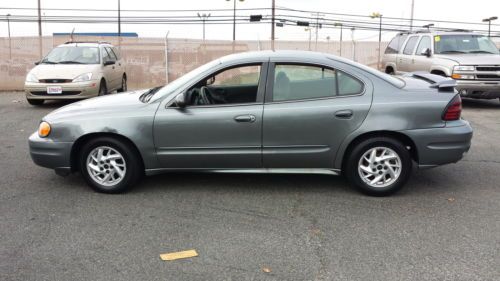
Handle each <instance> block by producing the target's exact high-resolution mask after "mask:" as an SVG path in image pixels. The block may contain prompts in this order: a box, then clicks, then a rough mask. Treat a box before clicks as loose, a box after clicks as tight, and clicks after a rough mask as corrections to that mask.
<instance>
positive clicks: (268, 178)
mask: <svg viewBox="0 0 500 281" xmlns="http://www.w3.org/2000/svg"><path fill="white" fill-rule="evenodd" d="M163 189H168V190H169V191H172V190H176V189H177V190H180V191H186V190H190V191H193V190H209V189H212V190H214V191H215V190H217V191H221V190H222V191H227V192H247V191H248V192H252V193H254V192H262V191H266V190H273V191H283V192H287V191H313V192H324V191H329V192H335V193H355V192H356V191H355V190H354V189H352V188H351V187H350V186H349V184H348V183H347V181H346V180H345V179H344V177H341V176H332V175H321V174H248V173H203V172H172V173H166V174H161V175H155V176H150V177H145V178H144V179H143V180H142V182H141V183H139V184H138V185H137V186H136V187H135V188H133V189H132V190H131V191H130V192H131V193H144V192H145V193H149V192H158V191H160V190H163Z"/></svg>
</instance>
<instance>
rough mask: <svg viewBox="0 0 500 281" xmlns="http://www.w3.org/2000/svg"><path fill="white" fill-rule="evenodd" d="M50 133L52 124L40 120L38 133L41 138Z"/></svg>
mask: <svg viewBox="0 0 500 281" xmlns="http://www.w3.org/2000/svg"><path fill="white" fill-rule="evenodd" d="M49 134H50V125H49V123H47V122H45V121H43V122H40V126H38V135H39V136H40V137H41V138H45V137H46V136H48V135H49Z"/></svg>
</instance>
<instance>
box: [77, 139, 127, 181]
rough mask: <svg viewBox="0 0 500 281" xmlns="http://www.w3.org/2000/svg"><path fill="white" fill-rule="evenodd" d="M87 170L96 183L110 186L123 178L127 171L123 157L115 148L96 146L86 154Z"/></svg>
mask: <svg viewBox="0 0 500 281" xmlns="http://www.w3.org/2000/svg"><path fill="white" fill-rule="evenodd" d="M86 162H87V171H88V173H89V175H90V178H91V179H92V180H93V181H95V182H96V183H98V184H100V185H103V186H106V187H111V186H114V185H116V184H118V183H119V182H121V181H122V180H123V178H124V177H125V174H126V172H127V166H126V163H125V158H124V157H123V156H122V154H121V153H120V152H118V151H117V150H116V149H114V148H112V147H109V146H98V147H96V148H94V149H93V150H92V151H91V152H90V153H89V154H88V156H87V161H86Z"/></svg>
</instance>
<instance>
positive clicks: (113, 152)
mask: <svg viewBox="0 0 500 281" xmlns="http://www.w3.org/2000/svg"><path fill="white" fill-rule="evenodd" d="M81 151H82V153H81V155H80V162H79V163H80V172H81V173H82V175H83V177H84V178H85V180H86V182H87V183H88V184H89V185H90V186H91V187H92V188H93V189H94V190H96V191H98V192H103V193H121V192H124V191H126V190H127V189H129V188H130V187H132V186H133V185H134V184H135V183H136V182H137V181H138V180H139V179H140V176H141V174H142V168H141V165H140V163H142V162H141V160H140V159H139V157H138V156H137V153H136V152H135V151H134V149H132V148H131V147H130V146H129V145H127V144H126V143H124V142H122V141H120V140H117V139H113V138H108V137H103V138H96V139H94V140H91V141H89V142H87V143H86V144H85V145H84V146H83V147H82V150H81Z"/></svg>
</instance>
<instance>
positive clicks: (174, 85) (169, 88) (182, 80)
mask: <svg viewBox="0 0 500 281" xmlns="http://www.w3.org/2000/svg"><path fill="white" fill-rule="evenodd" d="M218 64H220V61H219V60H214V61H211V62H209V63H207V64H204V65H202V66H200V67H198V68H195V69H194V70H191V71H190V72H188V73H186V74H184V75H183V76H181V77H179V78H177V79H176V80H174V81H172V82H170V83H169V84H167V85H165V86H164V87H163V88H161V89H160V90H159V91H157V92H155V93H154V96H151V97H149V99H148V100H152V98H153V97H161V96H163V95H166V94H170V93H172V92H173V91H175V90H177V89H178V88H179V87H181V86H182V85H184V84H186V83H188V82H189V81H190V80H193V79H194V78H196V77H198V75H200V74H202V73H204V72H206V71H208V70H210V69H211V68H213V67H214V66H216V65H218ZM193 82H196V81H193Z"/></svg>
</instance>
